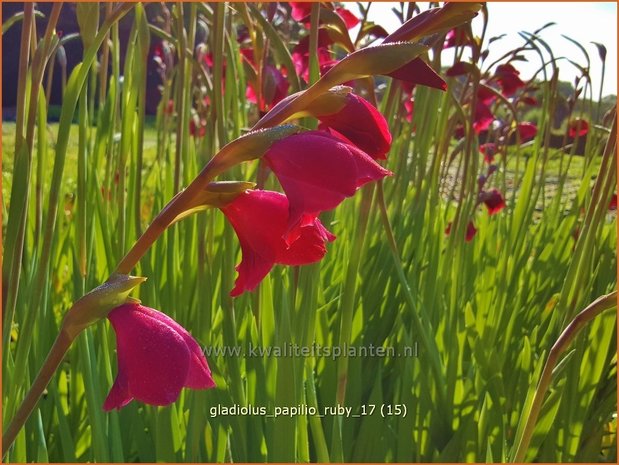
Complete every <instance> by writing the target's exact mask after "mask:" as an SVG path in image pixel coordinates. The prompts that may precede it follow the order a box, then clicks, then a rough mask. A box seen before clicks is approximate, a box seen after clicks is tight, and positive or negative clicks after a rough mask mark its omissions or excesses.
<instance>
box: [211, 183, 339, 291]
mask: <svg viewBox="0 0 619 465" xmlns="http://www.w3.org/2000/svg"><path fill="white" fill-rule="evenodd" d="M222 211H223V213H224V214H225V215H226V218H228V220H229V221H230V223H231V224H232V227H233V228H234V230H235V231H236V234H237V236H238V238H239V241H240V243H241V251H242V253H243V258H242V260H241V263H240V264H239V265H238V266H237V267H236V269H237V271H238V273H239V274H238V277H237V279H236V282H235V285H234V289H232V291H231V292H230V295H231V296H233V297H235V296H238V295H240V294H242V293H243V292H245V291H251V290H253V289H254V288H255V287H256V286H257V285H258V284H259V283H260V281H262V279H264V277H265V276H266V275H267V274H268V273H269V271H271V268H273V265H275V264H277V263H279V264H282V265H305V264H308V263H314V262H317V261H320V260H321V259H322V257H324V255H325V253H326V252H327V248H326V246H325V244H326V242H330V241H333V240H335V236H334V235H333V234H331V233H330V232H329V231H327V229H326V228H325V227H324V226H323V225H322V223H321V222H320V220H319V219H318V218H316V217H315V216H311V215H305V216H304V217H303V221H302V222H301V224H300V225H299V226H298V227H297V228H296V230H295V231H294V235H295V236H296V237H295V240H294V241H293V242H292V243H290V244H289V245H288V244H286V242H285V241H284V239H283V236H284V233H285V232H286V228H287V225H288V211H289V205H288V199H287V198H286V196H285V195H283V194H280V193H279V192H272V191H262V190H251V191H247V192H245V193H243V194H241V195H239V196H238V197H237V198H236V199H235V200H233V201H232V202H231V203H229V204H228V205H227V206H225V207H224V208H222Z"/></svg>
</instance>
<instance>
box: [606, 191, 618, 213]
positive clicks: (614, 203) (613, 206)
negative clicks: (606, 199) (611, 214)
mask: <svg viewBox="0 0 619 465" xmlns="http://www.w3.org/2000/svg"><path fill="white" fill-rule="evenodd" d="M608 209H609V210H616V209H617V194H616V193H615V194H613V196H612V197H611V198H610V204H609V205H608Z"/></svg>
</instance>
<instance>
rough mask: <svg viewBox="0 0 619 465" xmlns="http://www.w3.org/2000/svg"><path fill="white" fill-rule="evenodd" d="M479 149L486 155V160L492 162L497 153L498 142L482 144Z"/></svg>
mask: <svg viewBox="0 0 619 465" xmlns="http://www.w3.org/2000/svg"><path fill="white" fill-rule="evenodd" d="M479 151H480V152H481V153H482V154H483V155H484V161H485V162H486V163H488V164H490V163H492V162H493V161H494V156H495V155H496V144H495V143H494V142H487V143H485V144H481V145H480V146H479Z"/></svg>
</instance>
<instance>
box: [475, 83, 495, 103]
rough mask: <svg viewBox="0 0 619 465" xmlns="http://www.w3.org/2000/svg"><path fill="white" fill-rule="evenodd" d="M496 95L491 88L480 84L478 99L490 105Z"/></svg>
mask: <svg viewBox="0 0 619 465" xmlns="http://www.w3.org/2000/svg"><path fill="white" fill-rule="evenodd" d="M495 98H496V95H494V93H493V92H492V91H491V90H490V88H489V87H488V86H485V85H480V86H479V87H478V88H477V101H478V102H481V103H483V104H484V105H490V104H491V103H492V102H493V101H494V99H495Z"/></svg>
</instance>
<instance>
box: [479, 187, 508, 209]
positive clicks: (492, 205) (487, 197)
mask: <svg viewBox="0 0 619 465" xmlns="http://www.w3.org/2000/svg"><path fill="white" fill-rule="evenodd" d="M479 199H480V201H481V202H483V203H484V205H486V208H487V209H488V213H489V214H490V215H494V214H496V213H498V212H500V211H501V210H503V208H505V199H503V195H501V193H500V192H499V191H498V190H496V189H492V190H491V191H486V192H481V193H480V195H479Z"/></svg>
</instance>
